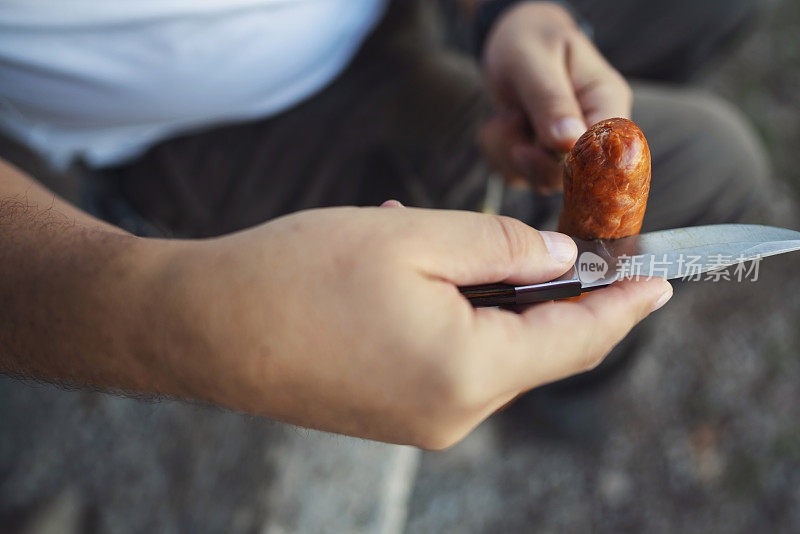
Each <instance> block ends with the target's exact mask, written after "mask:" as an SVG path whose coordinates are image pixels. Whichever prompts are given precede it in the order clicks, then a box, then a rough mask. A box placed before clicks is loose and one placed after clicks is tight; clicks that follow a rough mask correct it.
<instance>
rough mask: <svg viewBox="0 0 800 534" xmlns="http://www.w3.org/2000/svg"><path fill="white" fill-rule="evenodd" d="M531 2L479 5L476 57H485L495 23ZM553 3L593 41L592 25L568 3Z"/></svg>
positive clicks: (498, 1)
mask: <svg viewBox="0 0 800 534" xmlns="http://www.w3.org/2000/svg"><path fill="white" fill-rule="evenodd" d="M530 1H531V0H484V1H483V2H481V3H480V4H479V5H478V9H477V10H476V12H475V26H474V35H475V55H476V56H478V57H482V56H483V49H484V47H485V46H486V39H487V38H488V37H489V33H490V32H491V31H492V28H493V27H494V23H495V22H497V19H499V18H500V15H502V14H503V13H504V12H505V11H506V10H507V9H508V8H510V7H512V6H514V5H516V4H519V3H520V2H530ZM551 3H553V4H557V5H559V6H561V7H563V8H564V9H566V10H567V11H569V13H570V14H571V15H572V18H574V19H575V22H577V23H578V27H579V28H580V29H581V31H582V32H583V33H585V34H586V35H587V36H589V38H590V39H591V38H592V36H593V34H594V31H593V29H592V27H591V25H590V24H589V23H588V22H587V21H586V20H585V19H584V18H583V17H581V16H580V14H578V13H577V12H576V11H575V9H573V8H572V6H570V5H569V3H568V2H561V1H558V0H551Z"/></svg>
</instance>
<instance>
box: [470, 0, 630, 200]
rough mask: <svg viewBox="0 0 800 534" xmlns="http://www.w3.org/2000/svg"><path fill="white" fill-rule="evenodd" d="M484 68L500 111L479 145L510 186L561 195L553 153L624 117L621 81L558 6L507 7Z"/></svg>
mask: <svg viewBox="0 0 800 534" xmlns="http://www.w3.org/2000/svg"><path fill="white" fill-rule="evenodd" d="M483 62H484V66H485V73H486V80H487V85H488V88H489V91H490V93H491V95H492V97H493V99H494V100H495V103H496V105H497V109H498V112H497V114H496V115H495V117H494V118H493V119H492V120H490V121H489V122H488V123H487V124H486V125H485V127H484V128H483V130H482V132H481V139H480V140H481V144H482V146H483V148H484V150H485V152H486V153H487V155H488V157H489V159H490V160H491V161H492V163H493V164H494V165H495V166H496V167H497V168H498V169H499V170H500V171H501V172H502V174H503V175H504V176H505V177H506V178H507V179H509V180H511V181H512V182H513V181H526V182H528V183H531V184H532V185H533V186H534V187H536V188H538V189H539V190H542V191H549V190H556V189H560V188H561V168H560V164H559V153H563V152H567V151H569V149H570V148H572V145H573V144H574V143H575V141H576V140H577V139H578V137H580V135H581V134H582V133H583V132H584V131H585V130H586V128H587V127H588V126H591V125H593V124H594V123H596V122H598V121H600V120H602V119H606V118H609V117H629V116H630V112H631V102H632V96H631V90H630V87H629V86H628V84H627V82H626V81H625V80H624V78H623V77H622V76H621V75H620V74H619V73H618V72H617V71H616V70H614V68H613V67H612V66H611V65H609V64H608V62H607V61H606V60H605V59H604V58H603V56H602V55H601V54H600V52H599V51H598V50H597V49H596V48H595V47H594V45H593V44H592V43H591V41H590V40H589V39H588V38H587V37H586V36H585V35H584V34H583V33H582V32H581V31H580V30H579V29H578V27H577V26H576V24H575V22H574V21H573V19H572V17H571V16H570V14H569V13H568V12H567V11H566V10H565V9H564V8H562V7H561V6H559V5H557V4H553V3H550V2H521V3H519V4H517V5H515V6H513V7H512V8H509V9H508V10H507V11H506V12H505V13H503V14H502V16H501V18H500V19H499V20H497V21H496V22H495V25H494V27H493V29H492V31H491V33H490V34H489V36H488V38H487V41H486V47H485V49H484V56H483Z"/></svg>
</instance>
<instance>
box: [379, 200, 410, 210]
mask: <svg viewBox="0 0 800 534" xmlns="http://www.w3.org/2000/svg"><path fill="white" fill-rule="evenodd" d="M380 207H381V208H404V207H405V206H403V204H402V203H401V202H400V201H399V200H394V199H391V200H386V201H384V203H383V204H381V205H380Z"/></svg>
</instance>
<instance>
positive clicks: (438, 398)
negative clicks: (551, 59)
mask: <svg viewBox="0 0 800 534" xmlns="http://www.w3.org/2000/svg"><path fill="white" fill-rule="evenodd" d="M387 205H396V204H393V203H390V204H387ZM575 255H576V250H575V246H574V244H573V242H572V241H571V240H570V239H569V238H567V237H566V236H563V235H561V234H556V233H549V232H537V231H536V230H534V229H532V228H530V227H528V226H526V225H524V224H522V223H521V222H519V221H516V220H514V219H509V218H504V217H496V216H489V215H482V214H476V213H469V212H453V211H438V210H422V209H402V208H398V209H388V208H385V207H384V208H328V209H318V210H312V211H306V212H300V213H296V214H292V215H289V216H286V217H283V218H280V219H277V220H275V221H272V222H269V223H267V224H264V225H262V226H260V227H257V228H254V229H251V230H248V231H244V232H241V233H238V234H233V235H231V236H227V237H223V238H219V239H214V240H210V241H197V242H183V243H182V244H181V245H180V246H179V247H178V248H176V249H175V256H174V258H173V260H172V261H168V262H166V264H167V265H170V266H171V267H170V268H169V269H167V270H166V271H165V277H164V279H165V280H168V281H169V283H165V284H164V285H163V286H161V287H160V288H159V291H160V292H161V295H160V298H161V301H162V302H165V303H168V306H167V308H165V310H164V312H165V315H164V316H163V317H162V318H161V319H160V320H159V322H160V323H162V324H165V325H172V327H176V328H173V329H171V330H170V331H169V332H163V333H161V334H157V333H154V336H155V337H156V338H163V339H182V340H192V342H191V343H189V344H187V345H186V349H185V350H177V351H174V352H172V353H171V355H170V356H169V358H170V360H169V362H168V365H167V366H166V367H167V368H170V369H173V370H174V374H175V376H176V377H178V378H179V380H178V382H179V383H180V384H182V385H183V388H182V390H181V391H180V392H179V394H181V395H185V396H189V397H194V398H200V399H205V400H209V401H212V402H215V403H218V404H221V405H224V406H228V407H231V408H234V409H239V410H243V411H247V412H250V413H255V414H260V415H266V416H269V417H272V418H276V419H279V420H283V421H287V422H291V423H295V424H299V425H303V426H309V427H314V428H319V429H323V430H328V431H333V432H340V433H345V434H351V435H355V436H361V437H366V438H372V439H378V440H383V441H389V442H396V443H407V444H413V445H418V446H421V447H425V448H432V449H439V448H443V447H447V446H450V445H452V444H453V443H455V442H456V441H458V440H460V439H461V438H462V437H463V436H464V435H465V434H466V433H468V432H469V431H470V430H471V429H472V428H474V427H475V426H476V425H478V424H479V423H480V422H481V421H482V420H483V419H485V418H486V417H487V416H489V415H490V414H491V413H492V412H494V411H495V410H497V409H498V408H499V407H501V406H503V405H504V404H505V403H507V402H508V401H509V400H511V399H513V398H514V397H515V396H517V395H518V394H519V393H520V392H523V391H525V390H527V389H529V388H532V387H535V386H538V385H540V384H544V383H546V382H550V381H553V380H557V379H559V378H563V377H565V376H568V375H571V374H574V373H578V372H580V371H584V370H587V369H590V368H592V367H593V366H595V365H597V364H598V363H599V362H600V361H601V360H602V358H603V357H604V355H605V354H607V353H608V351H609V350H610V349H611V348H612V346H613V345H614V344H616V343H617V342H618V341H619V340H620V339H621V338H622V337H623V336H624V335H625V334H626V333H627V332H628V331H629V330H630V328H631V327H632V326H633V325H634V324H635V323H637V322H638V321H640V320H641V319H643V318H644V317H645V316H646V315H647V314H649V313H650V312H651V311H652V310H654V309H656V308H657V307H658V306H660V305H661V304H663V303H664V302H666V299H668V298H669V296H670V295H671V288H670V285H669V284H668V283H667V282H665V281H664V280H661V279H654V280H647V281H626V282H622V283H618V284H615V285H614V286H612V287H609V288H607V289H603V290H599V291H596V292H593V293H592V294H590V295H588V296H586V297H585V298H584V299H582V300H580V301H578V302H556V303H546V304H541V305H537V306H533V307H531V308H529V309H527V310H526V311H524V312H522V313H519V314H517V313H514V312H511V311H507V310H502V309H473V308H472V307H471V306H470V305H469V304H468V302H467V300H466V299H465V298H464V297H463V296H462V295H461V294H460V293H459V291H458V289H457V286H459V285H470V284H481V283H490V282H500V281H505V282H519V283H524V282H529V283H533V282H540V281H545V280H550V279H552V278H555V277H557V276H559V275H560V274H562V273H564V272H565V271H566V270H567V269H568V268H569V267H570V266H571V265H572V263H573V262H574V259H575Z"/></svg>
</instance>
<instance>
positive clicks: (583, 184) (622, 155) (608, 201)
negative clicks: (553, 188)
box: [558, 118, 650, 239]
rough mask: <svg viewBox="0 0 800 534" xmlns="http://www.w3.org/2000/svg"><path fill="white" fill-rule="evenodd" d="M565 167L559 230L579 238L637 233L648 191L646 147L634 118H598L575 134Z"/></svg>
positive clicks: (603, 237)
mask: <svg viewBox="0 0 800 534" xmlns="http://www.w3.org/2000/svg"><path fill="white" fill-rule="evenodd" d="M564 167H565V172H564V207H563V209H562V211H561V216H560V217H559V221H558V230H559V231H560V232H563V233H565V234H568V235H571V236H573V237H577V238H579V239H598V238H600V239H616V238H619V237H626V236H629V235H634V234H638V233H639V230H640V229H641V227H642V220H643V218H644V211H645V208H646V207H647V195H648V194H649V192H650V149H649V147H648V146H647V140H646V139H645V137H644V134H643V133H642V130H640V129H639V127H638V126H637V125H636V124H635V123H634V122H633V121H630V120H628V119H623V118H614V119H606V120H603V121H600V122H598V123H597V124H595V125H594V126H592V127H591V128H589V129H588V130H587V131H586V132H585V133H584V134H583V135H582V136H581V137H580V138H579V139H578V141H577V142H576V143H575V145H574V146H573V147H572V150H570V152H569V154H567V157H566V159H565V161H564Z"/></svg>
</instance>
